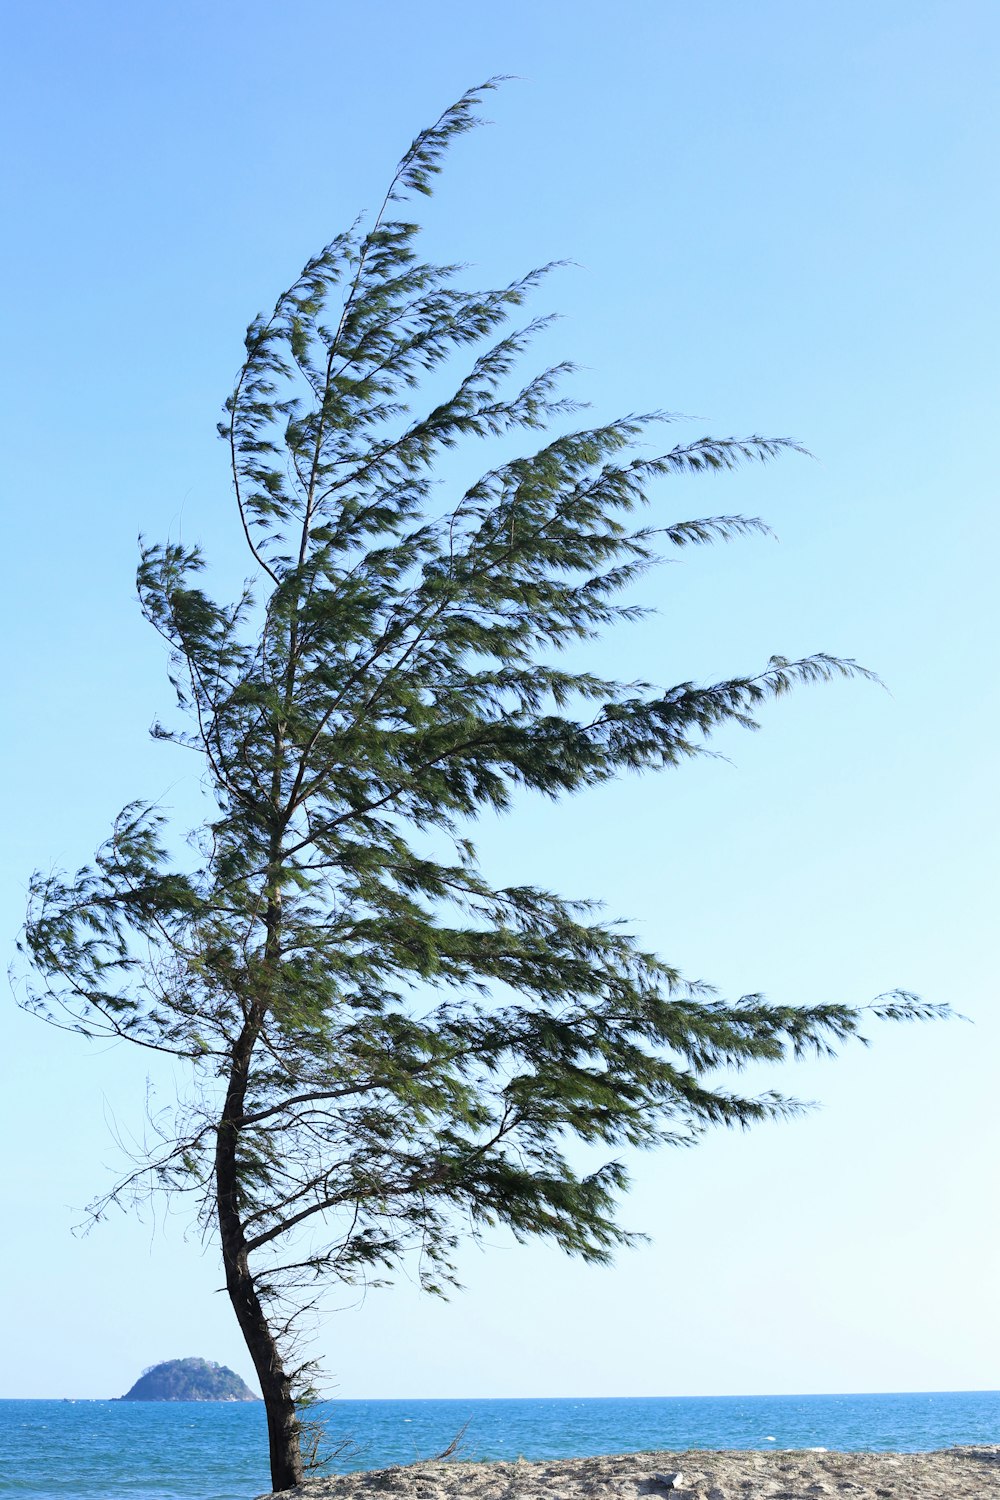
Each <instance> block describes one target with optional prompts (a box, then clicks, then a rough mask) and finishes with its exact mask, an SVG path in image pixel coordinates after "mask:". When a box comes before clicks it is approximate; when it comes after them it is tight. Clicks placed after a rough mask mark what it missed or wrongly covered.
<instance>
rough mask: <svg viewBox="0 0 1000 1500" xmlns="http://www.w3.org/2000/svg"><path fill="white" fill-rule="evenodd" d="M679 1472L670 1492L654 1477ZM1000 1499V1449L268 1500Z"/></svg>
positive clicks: (720, 1464) (450, 1467)
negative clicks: (390, 1499)
mask: <svg viewBox="0 0 1000 1500" xmlns="http://www.w3.org/2000/svg"><path fill="white" fill-rule="evenodd" d="M676 1473H679V1474H681V1475H682V1476H683V1487H678V1488H677V1489H676V1490H673V1491H669V1490H666V1489H665V1488H664V1487H663V1486H662V1485H660V1484H657V1483H655V1478H654V1476H666V1475H669V1474H676ZM386 1493H391V1494H393V1495H398V1496H400V1497H402V1500H611V1497H615V1500H650V1497H654V1496H656V1495H667V1494H672V1495H674V1496H676V1500H1000V1445H990V1446H983V1447H961V1448H945V1449H941V1450H938V1451H937V1452H933V1453H837V1452H829V1453H828V1452H825V1451H818V1450H813V1451H786V1452H780V1451H778V1452H775V1451H774V1450H773V1449H771V1450H769V1451H768V1452H766V1453H756V1452H753V1453H750V1452H747V1453H741V1452H724V1451H710V1450H707V1449H693V1450H691V1451H690V1452H687V1453H631V1454H627V1453H618V1454H612V1455H609V1456H607V1457H603V1458H585V1459H560V1460H548V1461H547V1462H545V1463H527V1462H525V1461H524V1460H523V1459H522V1460H520V1461H518V1462H517V1463H480V1464H477V1463H452V1462H447V1463H428V1464H413V1465H411V1466H409V1467H406V1468H394V1469H381V1470H375V1471H369V1472H368V1473H360V1474H343V1475H338V1476H336V1477H330V1478H325V1479H310V1480H307V1482H306V1483H305V1484H303V1485H301V1486H300V1487H299V1488H298V1489H296V1490H291V1491H286V1492H285V1494H284V1495H282V1496H280V1497H279V1496H273V1497H261V1500H291V1497H292V1496H294V1497H296V1500H368V1497H371V1496H374V1495H379V1494H386Z"/></svg>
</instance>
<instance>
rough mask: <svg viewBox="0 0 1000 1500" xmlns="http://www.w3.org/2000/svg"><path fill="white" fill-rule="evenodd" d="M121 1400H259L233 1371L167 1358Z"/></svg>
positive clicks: (146, 1372) (199, 1361)
mask: <svg viewBox="0 0 1000 1500" xmlns="http://www.w3.org/2000/svg"><path fill="white" fill-rule="evenodd" d="M119 1400H121V1401H259V1400H260V1397H259V1396H255V1395H254V1393H253V1391H252V1390H251V1389H250V1387H249V1386H248V1385H245V1384H244V1382H243V1381H242V1380H241V1379H240V1377H239V1376H238V1375H237V1374H235V1373H234V1371H232V1370H229V1369H227V1368H226V1366H225V1365H219V1364H216V1363H215V1362H214V1360H210V1359H168V1360H165V1361H164V1363H163V1364H160V1365H151V1366H150V1367H149V1369H148V1370H143V1372H142V1374H141V1375H140V1376H139V1379H138V1380H137V1381H136V1383H135V1385H134V1386H133V1387H132V1389H131V1390H130V1391H127V1392H126V1394H125V1395H124V1396H120V1397H119Z"/></svg>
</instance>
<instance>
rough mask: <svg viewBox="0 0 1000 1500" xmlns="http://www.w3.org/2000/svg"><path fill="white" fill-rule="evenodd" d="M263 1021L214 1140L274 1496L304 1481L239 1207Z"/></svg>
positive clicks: (222, 1232)
mask: <svg viewBox="0 0 1000 1500" xmlns="http://www.w3.org/2000/svg"><path fill="white" fill-rule="evenodd" d="M260 1021H261V1017H260V1015H259V1014H256V1013H255V1011H254V1010H251V1013H250V1015H249V1016H248V1017H247V1021H246V1023H245V1025H244V1027H243V1031H242V1033H241V1035H240V1037H239V1038H238V1040H237V1042H236V1043H235V1045H234V1047H233V1053H232V1064H231V1067H230V1073H229V1087H228V1089H227V1091H226V1102H225V1106H224V1108H223V1112H222V1118H221V1120H220V1121H219V1126H218V1132H217V1135H216V1147H215V1189H216V1209H217V1212H218V1219H219V1237H220V1240H221V1243H222V1262H223V1265H224V1267H225V1272H226V1290H227V1291H228V1293H229V1300H230V1302H231V1303H232V1305H233V1311H234V1312H235V1314H236V1318H237V1321H238V1322H239V1325H240V1330H241V1332H242V1334H243V1337H244V1339H245V1340H246V1346H247V1349H248V1350H249V1352H250V1357H251V1359H252V1360H253V1363H254V1369H255V1370H256V1372H257V1379H258V1380H259V1382H260V1392H261V1395H262V1396H263V1398H264V1409H265V1411H266V1413H267V1437H268V1445H269V1448H270V1456H271V1486H272V1488H273V1489H275V1490H290V1489H292V1488H294V1486H295V1485H297V1484H301V1483H302V1479H303V1475H304V1468H303V1464H302V1450H301V1443H300V1433H301V1428H300V1424H299V1419H298V1416H297V1414H296V1410H295V1401H294V1398H293V1396H292V1386H291V1380H290V1378H289V1376H288V1372H287V1371H286V1369H285V1366H284V1362H283V1360H282V1357H281V1352H280V1350H279V1349H278V1346H277V1343H276V1342H275V1339H274V1335H273V1334H272V1333H271V1330H270V1327H269V1326H268V1321H267V1317H266V1315H265V1312H264V1309H263V1308H262V1307H261V1304H260V1298H259V1297H258V1296H257V1290H256V1287H255V1286H254V1282H253V1277H252V1276H251V1274H250V1265H249V1261H248V1258H247V1248H246V1237H245V1235H244V1233H243V1221H242V1218H241V1215H240V1207H239V1170H238V1163H237V1145H238V1142H239V1133H240V1125H239V1122H240V1120H241V1118H242V1115H243V1108H244V1101H245V1098H246V1087H247V1077H248V1072H249V1066H250V1057H251V1054H252V1052H253V1046H254V1042H255V1041H256V1039H257V1036H258V1034H259V1028H260Z"/></svg>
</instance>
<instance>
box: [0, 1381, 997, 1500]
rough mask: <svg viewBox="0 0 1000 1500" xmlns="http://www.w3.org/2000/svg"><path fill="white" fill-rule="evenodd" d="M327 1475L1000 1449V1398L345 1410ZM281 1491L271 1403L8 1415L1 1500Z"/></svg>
mask: <svg viewBox="0 0 1000 1500" xmlns="http://www.w3.org/2000/svg"><path fill="white" fill-rule="evenodd" d="M314 1415H315V1416H316V1417H318V1418H320V1419H321V1420H322V1421H323V1422H324V1424H325V1427H326V1440H327V1448H328V1449H329V1450H331V1456H330V1458H329V1461H328V1469H327V1471H328V1472H330V1473H345V1472H347V1471H349V1470H353V1469H372V1468H382V1467H386V1466H388V1465H390V1464H408V1463H413V1462H414V1461H415V1460H417V1459H422V1458H433V1457H435V1456H436V1455H438V1454H440V1453H441V1452H442V1451H443V1450H444V1449H446V1448H448V1447H449V1445H452V1444H455V1446H456V1453H455V1456H456V1458H459V1459H465V1460H476V1459H515V1458H518V1457H523V1458H528V1459H550V1458H582V1457H585V1456H587V1455H592V1454H599V1453H631V1452H639V1451H642V1450H644V1449H645V1450H650V1449H667V1450H670V1449H674V1450H676V1449H685V1448H744V1449H745V1448H753V1449H762V1450H768V1449H780V1448H831V1449H838V1448H839V1449H844V1450H852V1449H854V1450H857V1449H864V1448H868V1449H898V1450H904V1451H905V1450H909V1451H920V1450H922V1449H932V1448H949V1447H952V1446H953V1445H956V1444H966V1443H996V1442H998V1441H1000V1391H924V1392H907V1393H903V1394H898V1395H886V1394H880V1395H867V1396H866V1395H844V1396H707V1397H697V1396H669V1397H655V1396H649V1397H647V1396H639V1397H633V1398H628V1399H618V1398H614V1397H608V1398H600V1399H596V1398H595V1399H576V1398H565V1399H561V1400H468V1401H463V1400H452V1401H331V1402H327V1403H324V1404H323V1405H322V1406H319V1407H317V1408H316V1409H315V1413H314ZM269 1489H270V1485H269V1483H268V1469H267V1436H266V1430H265V1424H264V1410H263V1407H262V1405H261V1404H260V1403H257V1402H255V1403H253V1404H247V1405H242V1404H229V1403H219V1404H215V1403H211V1402H208V1403H199V1402H162V1403H161V1402H151V1403H145V1402H132V1401H0V1495H3V1496H7V1495H12V1496H13V1495H17V1496H31V1500H252V1497H254V1496H256V1495H260V1494H262V1493H264V1492H265V1491H267V1490H269Z"/></svg>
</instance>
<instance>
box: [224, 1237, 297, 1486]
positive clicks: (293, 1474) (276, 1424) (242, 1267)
mask: <svg viewBox="0 0 1000 1500" xmlns="http://www.w3.org/2000/svg"><path fill="white" fill-rule="evenodd" d="M223 1253H224V1258H225V1261H226V1289H227V1290H228V1292H229V1300H230V1301H231V1302H232V1304H233V1310H234V1312H235V1313H236V1317H237V1319H238V1320H239V1325H240V1329H241V1330H242V1333H243V1337H244V1339H245V1340H246V1346H247V1349H248V1350H249V1351H250V1357H251V1359H252V1360H253V1363H254V1369H255V1370H256V1371H257V1379H258V1380H259V1382H260V1393H261V1395H262V1396H263V1398H264V1410H265V1412H266V1414H267V1441H268V1448H269V1450H270V1458H271V1488H272V1489H274V1490H290V1489H292V1488H294V1486H295V1485H297V1484H301V1483H302V1480H303V1477H304V1474H305V1470H304V1468H303V1464H302V1449H301V1445H300V1432H301V1428H300V1424H299V1419H298V1416H297V1414H296V1411H295V1401H294V1399H293V1397H292V1388H291V1381H290V1379H289V1377H288V1373H287V1371H286V1370H285V1367H284V1364H283V1362H282V1358H281V1354H280V1351H279V1349H278V1346H277V1344H276V1343H275V1341H274V1337H273V1335H272V1333H271V1330H270V1328H269V1327H268V1324H267V1318H266V1317H265V1315H264V1310H263V1308H262V1307H261V1305H260V1301H259V1299H258V1297H257V1292H256V1290H255V1288H254V1284H253V1278H252V1277H251V1275H250V1271H249V1268H248V1266H247V1258H246V1252H245V1251H242V1252H240V1253H239V1254H237V1256H236V1259H235V1262H232V1261H231V1260H230V1258H229V1257H228V1256H226V1255H225V1252H223Z"/></svg>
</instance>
